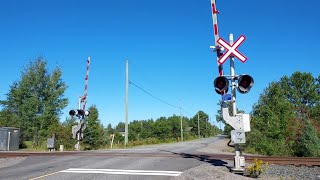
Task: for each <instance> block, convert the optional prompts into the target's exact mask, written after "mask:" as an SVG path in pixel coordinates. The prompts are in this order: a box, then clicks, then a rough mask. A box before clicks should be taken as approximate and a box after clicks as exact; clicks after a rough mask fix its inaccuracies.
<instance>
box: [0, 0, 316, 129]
mask: <svg viewBox="0 0 320 180" xmlns="http://www.w3.org/2000/svg"><path fill="white" fill-rule="evenodd" d="M217 8H218V10H219V11H220V14H219V15H218V22H219V32H220V36H221V37H222V38H223V39H225V40H226V41H228V35H229V34H230V33H233V34H234V39H237V38H238V37H239V36H240V35H241V34H243V35H245V36H246V40H245V41H244V43H242V45H241V46H240V47H239V51H240V52H242V53H243V54H244V55H246V56H247V57H248V60H247V61H246V62H245V63H242V62H240V61H239V60H237V59H236V60H235V62H236V63H235V66H236V74H249V75H251V76H252V77H253V78H254V80H255V84H254V86H253V88H252V89H251V91H250V92H249V93H248V94H244V95H243V94H239V93H238V94H237V106H238V108H239V109H243V110H245V111H246V112H250V111H251V110H252V105H253V104H254V103H256V102H257V101H258V99H259V95H260V94H261V93H263V90H264V89H265V88H266V87H267V86H268V84H269V83H270V82H272V81H276V80H279V79H280V78H281V77H282V76H284V75H288V76H290V75H291V74H292V73H293V72H295V71H302V72H311V73H312V74H313V75H314V76H318V75H319V72H320V71H319V67H320V61H319V60H318V58H317V56H318V54H317V53H318V52H320V46H319V41H320V38H319V32H320V20H319V17H320V11H319V8H320V1H317V0H307V1H304V2H302V1H298V0H281V1H278V0H269V1H253V0H242V1H239V0H228V1H226V0H225V1H222V0H217ZM0 22H1V28H0V52H1V53H0V59H1V62H2V63H1V64H2V70H1V74H2V78H1V80H0V99H5V97H6V96H5V94H6V93H7V92H8V90H9V86H10V85H11V84H12V83H13V82H14V81H16V80H19V79H20V73H21V70H22V68H23V66H25V65H27V64H28V62H29V61H30V60H32V59H34V58H35V57H37V56H39V55H42V56H43V57H44V58H45V59H46V60H47V61H48V65H49V68H50V69H51V70H52V69H54V67H56V66H59V67H61V68H62V70H63V77H62V78H63V81H65V82H66V83H67V85H68V89H67V91H66V93H65V96H66V97H67V98H68V99H69V102H70V103H69V105H68V107H67V108H66V109H64V110H63V113H64V114H62V116H61V119H62V121H63V120H64V118H65V117H66V116H67V113H68V111H69V110H70V109H73V108H76V107H77V101H78V99H77V98H78V96H80V95H83V91H84V84H85V81H84V77H85V70H86V59H87V57H88V56H90V57H91V67H90V75H89V87H88V106H90V105H92V104H95V105H97V107H98V110H99V113H100V120H101V122H102V123H103V124H104V125H107V124H108V123H111V124H112V125H116V124H118V122H119V121H124V119H125V60H126V59H128V60H129V79H130V80H131V81H133V82H134V83H135V84H137V85H139V86H140V87H142V88H143V89H145V90H146V91H148V92H149V93H151V94H152V95H154V96H156V97H158V98H160V99H162V100H164V101H166V102H168V103H170V104H173V105H176V106H179V103H180V102H181V106H182V108H183V109H184V111H183V112H182V113H183V115H184V116H187V117H192V116H194V115H195V114H196V113H197V111H198V110H203V111H205V112H206V113H208V114H209V115H210V116H211V117H212V121H213V122H215V118H214V116H215V114H216V112H217V109H218V108H219V107H218V106H217V105H216V104H217V103H218V101H219V99H220V96H219V95H217V94H216V93H215V92H214V90H213V80H214V79H215V77H217V75H218V70H217V63H216V54H215V53H213V52H212V51H211V49H210V48H209V46H211V45H213V44H214V36H213V28H212V26H213V25H212V17H211V3H210V0H197V1H195V0H185V1H178V0H162V1H154V0H148V1H147V0H139V1H129V0H122V1H119V0H108V1H102V0H101V1H97V0H90V1H83V0H68V1H66V0H64V1H62V0H55V1H43V0H19V1H18V0H10V1H9V0H6V1H1V3H0ZM224 71H225V74H229V60H228V61H227V62H226V63H225V64H224ZM173 114H177V115H178V114H179V109H177V108H174V107H171V106H168V105H167V104H165V103H162V102H160V101H158V100H156V99H154V98H152V97H150V96H149V95H147V94H146V93H144V92H143V91H141V90H140V89H138V88H136V87H135V86H133V85H130V86H129V121H132V120H141V119H149V118H153V119H156V118H158V117H160V116H171V115H173Z"/></svg>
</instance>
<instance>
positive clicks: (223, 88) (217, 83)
mask: <svg viewBox="0 0 320 180" xmlns="http://www.w3.org/2000/svg"><path fill="white" fill-rule="evenodd" d="M213 85H214V89H215V90H216V92H217V93H218V94H225V93H227V92H228V88H229V81H228V79H227V78H226V77H224V76H219V77H217V78H216V79H215V80H214V82H213Z"/></svg>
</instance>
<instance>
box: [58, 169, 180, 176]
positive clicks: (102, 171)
mask: <svg viewBox="0 0 320 180" xmlns="http://www.w3.org/2000/svg"><path fill="white" fill-rule="evenodd" d="M60 172H63V173H85V174H88V173H92V174H122V175H124V174H128V175H144V176H179V175H180V174H181V173H182V172H180V171H153V170H125V169H81V168H70V169H66V170H63V171H60Z"/></svg>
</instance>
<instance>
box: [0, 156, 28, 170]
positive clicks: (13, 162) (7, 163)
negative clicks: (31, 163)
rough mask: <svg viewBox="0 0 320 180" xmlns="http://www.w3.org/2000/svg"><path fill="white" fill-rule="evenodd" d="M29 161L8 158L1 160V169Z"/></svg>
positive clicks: (21, 158)
mask: <svg viewBox="0 0 320 180" xmlns="http://www.w3.org/2000/svg"><path fill="white" fill-rule="evenodd" d="M25 159H27V157H8V158H0V168H5V167H9V166H13V165H16V164H18V163H21V162H22V161H24V160H25Z"/></svg>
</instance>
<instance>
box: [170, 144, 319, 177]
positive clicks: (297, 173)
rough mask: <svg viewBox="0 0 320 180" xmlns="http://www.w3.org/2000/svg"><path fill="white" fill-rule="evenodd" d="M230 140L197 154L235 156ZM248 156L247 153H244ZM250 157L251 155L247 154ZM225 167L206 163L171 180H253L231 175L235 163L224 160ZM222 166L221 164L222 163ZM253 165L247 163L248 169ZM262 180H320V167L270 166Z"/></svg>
mask: <svg viewBox="0 0 320 180" xmlns="http://www.w3.org/2000/svg"><path fill="white" fill-rule="evenodd" d="M228 142H229V139H227V138H226V139H222V140H219V141H216V142H213V143H210V144H208V145H207V146H206V147H204V148H201V149H198V150H197V152H203V153H217V154H234V153H233V148H232V147H229V146H228V145H227V143H228ZM243 154H244V155H246V153H243ZM247 155H249V154H247ZM222 161H223V162H224V164H223V165H214V164H211V163H205V164H202V165H200V166H198V167H194V168H191V169H188V170H186V171H184V172H183V173H182V174H181V175H180V176H177V177H174V178H172V179H171V180H210V179H221V180H245V179H253V178H250V177H245V176H243V175H239V174H234V173H231V172H230V170H229V167H233V161H228V160H222ZM220 164H221V163H220ZM250 165H252V164H250V163H246V167H248V166H250ZM258 179H260V180H279V179H284V180H286V179H290V180H305V179H308V180H320V167H304V166H302V167H295V166H280V165H268V167H267V169H266V170H265V171H264V173H263V174H261V175H260V176H259V177H258Z"/></svg>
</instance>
